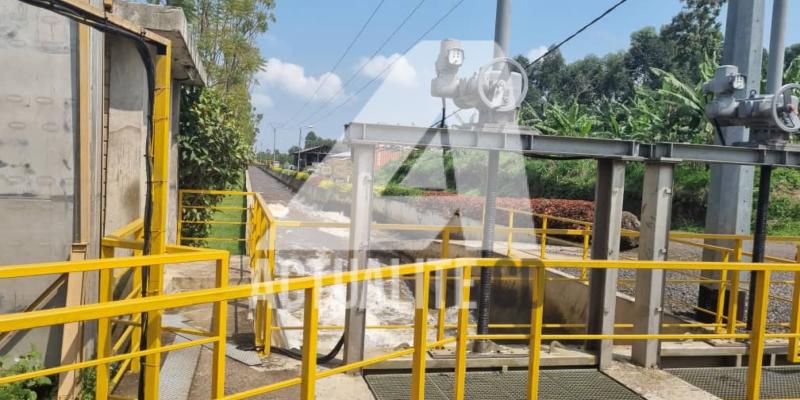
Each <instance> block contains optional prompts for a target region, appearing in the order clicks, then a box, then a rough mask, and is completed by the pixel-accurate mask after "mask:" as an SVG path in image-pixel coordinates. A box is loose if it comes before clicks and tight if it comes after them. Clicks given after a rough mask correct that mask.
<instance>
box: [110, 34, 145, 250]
mask: <svg viewBox="0 0 800 400" xmlns="http://www.w3.org/2000/svg"><path fill="white" fill-rule="evenodd" d="M106 46H107V48H106V51H107V52H109V57H108V66H107V67H108V68H109V72H108V80H109V82H108V85H109V92H108V161H107V163H108V166H107V168H108V170H107V171H106V173H105V175H106V176H105V181H106V185H107V188H106V219H105V227H104V228H105V232H106V234H108V233H111V232H113V231H114V230H116V229H119V228H120V227H122V226H125V225H126V224H127V223H129V222H131V221H133V220H135V219H136V218H139V217H140V216H142V214H143V210H144V196H145V189H146V186H145V179H144V177H145V158H144V155H145V140H146V127H147V121H146V120H145V118H146V117H145V111H144V110H145V109H146V105H147V93H146V91H147V78H146V75H145V70H144V66H143V64H142V61H141V57H140V56H139V52H138V51H137V50H136V47H135V46H134V45H133V43H132V42H131V41H130V40H127V39H122V38H119V37H114V36H109V37H108V39H107V41H106Z"/></svg>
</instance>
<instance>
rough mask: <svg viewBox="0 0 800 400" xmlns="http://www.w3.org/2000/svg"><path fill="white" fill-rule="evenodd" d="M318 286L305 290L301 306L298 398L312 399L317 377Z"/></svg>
mask: <svg viewBox="0 0 800 400" xmlns="http://www.w3.org/2000/svg"><path fill="white" fill-rule="evenodd" d="M318 323H319V286H318V285H314V286H312V287H310V288H308V289H306V290H305V300H304V307H303V365H302V367H301V369H300V398H301V399H303V400H313V399H314V393H315V389H314V388H315V385H316V379H317V324H318Z"/></svg>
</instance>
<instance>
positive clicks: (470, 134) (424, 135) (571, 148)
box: [345, 122, 800, 168]
mask: <svg viewBox="0 0 800 400" xmlns="http://www.w3.org/2000/svg"><path fill="white" fill-rule="evenodd" d="M345 137H346V138H347V140H348V141H350V143H352V144H394V145H403V146H418V145H425V146H433V147H453V148H466V149H480V150H500V151H513V152H519V153H525V154H538V155H551V156H560V157H586V158H596V159H608V158H616V159H623V160H626V161H639V162H645V161H651V162H658V161H660V162H702V163H708V164H737V165H773V166H778V167H789V168H800V149H794V148H785V149H774V148H767V147H765V146H761V147H737V146H718V145H707V144H689V143H654V144H648V143H642V142H637V141H633V140H614V139H597V138H578V137H566V136H549V135H542V134H538V133H537V132H535V131H533V130H527V129H518V128H515V129H508V128H499V129H498V128H493V127H489V126H487V127H483V128H481V129H456V128H422V127H415V126H402V125H382V124H365V123H358V122H353V123H350V124H348V125H346V126H345Z"/></svg>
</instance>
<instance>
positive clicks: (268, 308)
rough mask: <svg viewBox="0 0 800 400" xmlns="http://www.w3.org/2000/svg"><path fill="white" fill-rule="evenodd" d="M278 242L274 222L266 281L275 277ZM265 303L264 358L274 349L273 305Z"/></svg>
mask: <svg viewBox="0 0 800 400" xmlns="http://www.w3.org/2000/svg"><path fill="white" fill-rule="evenodd" d="M277 240H278V225H277V224H275V223H274V221H273V222H271V223H270V224H269V237H268V238H267V241H268V245H267V246H268V247H267V262H268V265H267V271H266V277H265V278H266V280H272V277H273V276H275V254H276V251H275V246H276V245H277V244H276V243H277ZM261 301H262V302H263V305H262V308H263V312H264V317H263V324H264V326H263V327H262V328H261V329H263V332H264V341H263V343H264V351H263V352H262V354H263V355H264V356H268V355H270V352H271V350H270V348H271V347H272V305H271V304H270V302H269V300H268V299H263V300H261Z"/></svg>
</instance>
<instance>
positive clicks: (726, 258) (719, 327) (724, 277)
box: [714, 250, 738, 333]
mask: <svg viewBox="0 0 800 400" xmlns="http://www.w3.org/2000/svg"><path fill="white" fill-rule="evenodd" d="M730 258H731V253H730V252H728V251H727V250H726V251H725V252H724V253H723V256H722V262H730ZM734 273H738V271H734ZM727 283H728V270H727V269H724V270H722V273H721V274H720V277H719V291H718V295H717V309H716V315H715V319H714V324H715V326H714V330H716V332H717V333H723V332H725V330H726V327H725V325H724V323H723V322H722V316H723V314H724V313H725V290H726V287H725V286H726V284H727Z"/></svg>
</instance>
